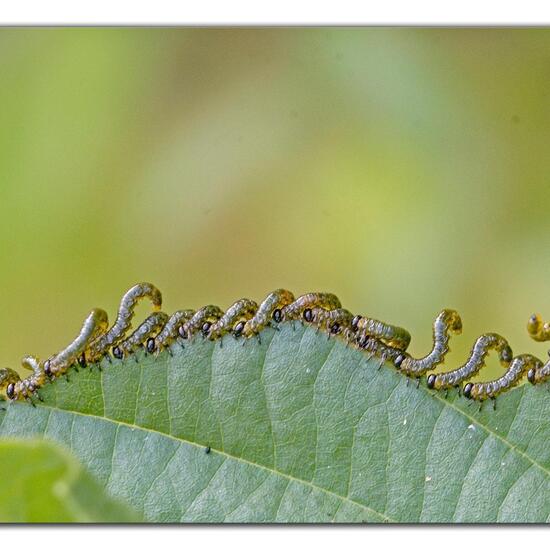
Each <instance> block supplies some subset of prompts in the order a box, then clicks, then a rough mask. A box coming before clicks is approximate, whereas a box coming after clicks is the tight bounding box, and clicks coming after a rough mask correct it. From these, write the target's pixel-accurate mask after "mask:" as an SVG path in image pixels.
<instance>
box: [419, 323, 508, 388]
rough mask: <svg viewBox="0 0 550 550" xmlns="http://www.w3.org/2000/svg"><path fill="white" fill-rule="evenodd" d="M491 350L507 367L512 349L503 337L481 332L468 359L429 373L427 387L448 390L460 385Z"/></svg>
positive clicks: (479, 367) (471, 375)
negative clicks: (445, 370) (456, 366)
mask: <svg viewBox="0 0 550 550" xmlns="http://www.w3.org/2000/svg"><path fill="white" fill-rule="evenodd" d="M491 350H496V351H497V352H498V357H499V360H500V363H501V365H502V366H503V367H506V368H507V367H508V366H509V365H510V362H511V361H512V357H513V353H512V349H511V348H510V346H509V345H508V342H507V341H506V339H505V338H503V337H502V336H500V335H499V334H495V333H493V332H489V333H487V334H482V335H481V336H480V337H479V338H478V339H477V340H476V341H475V343H474V346H473V348H472V351H471V353H470V357H469V358H468V361H466V363H464V365H462V366H461V367H459V368H457V369H454V370H451V371H449V372H444V373H441V374H430V375H429V376H428V381H427V384H428V388H431V389H435V390H449V389H450V388H456V387H460V385H461V384H462V382H465V381H466V380H469V379H470V378H472V377H473V376H475V375H476V374H477V373H478V372H479V371H480V370H481V369H482V368H483V367H484V366H485V359H486V358H487V355H489V352H490V351H491Z"/></svg>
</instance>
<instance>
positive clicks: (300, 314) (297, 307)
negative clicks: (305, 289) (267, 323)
mask: <svg viewBox="0 0 550 550" xmlns="http://www.w3.org/2000/svg"><path fill="white" fill-rule="evenodd" d="M314 307H321V308H323V309H328V310H331V309H339V308H341V307H342V304H341V303H340V300H339V299H338V298H337V297H336V296H335V295H334V294H330V293H328V292H310V293H308V294H303V295H302V296H299V297H298V298H296V300H295V301H294V302H292V303H291V304H288V305H286V306H285V307H284V308H283V315H282V319H283V320H284V321H297V320H300V319H302V318H304V319H305V320H306V321H308V318H310V316H311V310H312V309H313V308H314ZM308 310H309V312H308Z"/></svg>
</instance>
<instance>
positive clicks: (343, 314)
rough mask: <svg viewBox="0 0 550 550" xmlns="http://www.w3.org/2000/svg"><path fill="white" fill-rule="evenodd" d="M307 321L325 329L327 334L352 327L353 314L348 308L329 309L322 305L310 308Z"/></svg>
mask: <svg viewBox="0 0 550 550" xmlns="http://www.w3.org/2000/svg"><path fill="white" fill-rule="evenodd" d="M310 312H311V315H308V316H307V317H308V319H305V320H306V321H307V322H309V323H311V324H312V325H315V326H316V327H318V328H319V329H322V330H324V331H325V332H326V333H327V334H340V333H342V332H343V331H344V332H345V331H346V330H347V329H350V328H351V321H352V319H353V314H352V313H350V312H349V311H348V310H347V309H343V308H338V309H331V310H327V309H324V308H322V307H315V308H312V309H311V310H310Z"/></svg>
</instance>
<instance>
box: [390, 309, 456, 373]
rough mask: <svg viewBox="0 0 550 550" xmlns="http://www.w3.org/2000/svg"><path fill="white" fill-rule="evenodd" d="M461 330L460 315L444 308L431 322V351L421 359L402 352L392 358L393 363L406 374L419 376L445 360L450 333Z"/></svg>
mask: <svg viewBox="0 0 550 550" xmlns="http://www.w3.org/2000/svg"><path fill="white" fill-rule="evenodd" d="M461 332H462V320H461V319H460V315H459V314H458V313H457V312H456V311H454V310H452V309H444V310H443V311H442V312H441V313H440V314H439V315H438V316H437V317H436V319H435V321H434V324H433V348H432V351H430V353H429V354H428V355H426V356H425V357H422V358H421V359H415V358H413V357H411V356H410V355H409V354H407V353H402V354H400V355H399V356H398V357H397V358H396V359H395V360H394V365H395V366H396V367H397V368H398V369H400V370H401V372H402V373H403V374H405V375H406V376H410V377H413V378H419V377H421V376H423V375H424V374H426V372H428V371H430V370H433V369H435V368H436V367H437V366H438V365H441V364H442V363H443V362H444V361H445V356H446V355H447V353H448V352H449V340H450V335H451V334H460V333H461Z"/></svg>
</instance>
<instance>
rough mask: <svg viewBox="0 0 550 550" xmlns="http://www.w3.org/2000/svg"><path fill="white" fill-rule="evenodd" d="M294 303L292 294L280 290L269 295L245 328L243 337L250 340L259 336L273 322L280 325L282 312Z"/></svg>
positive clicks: (282, 289)
mask: <svg viewBox="0 0 550 550" xmlns="http://www.w3.org/2000/svg"><path fill="white" fill-rule="evenodd" d="M293 301H294V294H292V292H290V291H288V290H285V289H284V288H280V289H278V290H275V291H274V292H272V293H271V294H269V295H268V296H267V297H266V299H265V300H264V301H263V302H262V303H261V304H260V306H259V307H258V311H256V313H255V314H254V317H252V319H249V320H248V321H247V322H246V323H245V325H244V328H243V336H246V337H247V338H250V337H251V336H257V335H258V334H259V333H260V331H261V330H262V329H263V328H264V327H266V326H268V325H269V324H270V323H271V320H273V321H275V322H276V323H280V322H281V320H282V310H283V308H284V307H285V306H287V305H289V304H291V303H292V302H293Z"/></svg>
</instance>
